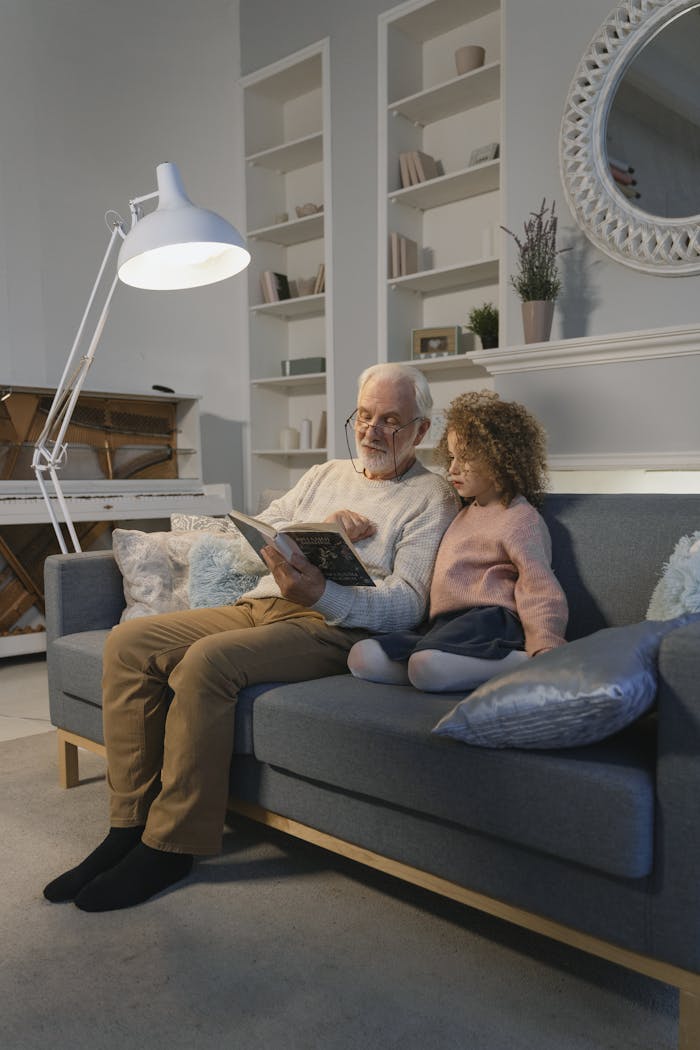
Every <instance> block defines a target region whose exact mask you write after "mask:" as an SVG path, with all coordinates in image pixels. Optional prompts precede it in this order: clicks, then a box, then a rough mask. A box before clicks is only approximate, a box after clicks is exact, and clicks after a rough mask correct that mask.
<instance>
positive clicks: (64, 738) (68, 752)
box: [56, 729, 106, 788]
mask: <svg viewBox="0 0 700 1050" xmlns="http://www.w3.org/2000/svg"><path fill="white" fill-rule="evenodd" d="M56 734H57V737H58V779H59V783H60V785H61V787H64V788H72V787H77V786H78V784H79V783H80V772H79V770H78V748H79V747H84V748H85V750H86V751H94V753H95V754H96V755H101V757H102V758H106V753H105V746H104V744H97V743H95V741H94V740H88V739H87V737H83V736H78V735H77V733H69V732H68V731H67V730H66V729H57V730H56Z"/></svg>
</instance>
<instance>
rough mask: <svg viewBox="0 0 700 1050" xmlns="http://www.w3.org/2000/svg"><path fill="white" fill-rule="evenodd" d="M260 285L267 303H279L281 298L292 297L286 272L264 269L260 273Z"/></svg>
mask: <svg viewBox="0 0 700 1050" xmlns="http://www.w3.org/2000/svg"><path fill="white" fill-rule="evenodd" d="M260 287H261V289H262V293H263V299H264V300H265V302H266V303H278V302H279V301H280V300H281V299H291V298H292V290H291V288H290V286H289V278H288V277H287V275H286V273H275V272H274V271H273V270H263V271H262V273H261V274H260Z"/></svg>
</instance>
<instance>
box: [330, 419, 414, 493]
mask: <svg viewBox="0 0 700 1050" xmlns="http://www.w3.org/2000/svg"><path fill="white" fill-rule="evenodd" d="M422 420H423V416H414V417H413V419H410V420H409V421H408V423H402V424H401V426H398V427H397V426H394V425H393V424H391V425H387V424H385V423H370V422H369V420H366V419H358V418H357V409H355V411H354V412H352V413H351V414H350V415H349V416H348V418H347V419H346V420H345V444H346V445H347V447H348V455H349V456H350V460H351V462H352V465H353V468H354V470H355V473H356V474H362V473H364V471H363V470H358V468H357V465H356V463H355V457H354V455H353V452H352V445H351V443H350V433H351V430H352V431H355V430H358V431H361V432H363V433H366V431H368V430H373V431H374V433H375V434H376V435H377V437H379V438H385V439H386V440H387V441H388V440H389V438H391V448H392V452H393V455H394V477H395V478H396V480H397V481H400V480H401V477H403V475H400V474H399V468H398V464H397V462H396V435H397V434H400V433H401V431H402V430H405V429H406V427H410V426H413V424H414V423H420V422H422ZM404 473H405V471H404Z"/></svg>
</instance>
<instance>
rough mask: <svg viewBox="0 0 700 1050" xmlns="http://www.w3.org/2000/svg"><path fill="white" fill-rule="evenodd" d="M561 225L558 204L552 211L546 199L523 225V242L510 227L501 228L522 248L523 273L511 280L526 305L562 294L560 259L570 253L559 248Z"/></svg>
mask: <svg viewBox="0 0 700 1050" xmlns="http://www.w3.org/2000/svg"><path fill="white" fill-rule="evenodd" d="M557 222H558V219H557V216H556V215H555V213H554V201H552V206H551V208H548V207H547V202H546V199H543V200H542V204H541V206H540V210H539V211H533V212H530V217H529V219H528V220H527V221H526V222H524V223H523V230H524V236H523V238H522V239H521V238H520V237H518V235H517V234H515V233H513V231H512V230H509V229H508V228H507V226H501V229H502V230H505V232H506V233H509V234H510V236H511V237H512V238H513V240H514V241H515V243H516V244H517V246H518V266H519V271H518V273H516V274H514V275H513V276H511V279H510V283H511V284H512V285H513V287H514V288H515V290H516V292H517V293H518V295H519V296H520V298H521V299H522V300H523V302H530V301H532V300H534V299H552V300H553V299H556V297H557V295H558V294H559V289H560V288H561V280H560V278H559V271H558V269H557V255H560V254H561V252H563V251H567V250H568V249H566V248H557Z"/></svg>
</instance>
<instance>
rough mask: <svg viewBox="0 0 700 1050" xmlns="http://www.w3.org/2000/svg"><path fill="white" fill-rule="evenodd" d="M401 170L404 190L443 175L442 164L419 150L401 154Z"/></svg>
mask: <svg viewBox="0 0 700 1050" xmlns="http://www.w3.org/2000/svg"><path fill="white" fill-rule="evenodd" d="M399 170H400V173H401V185H402V186H403V188H404V189H405V188H406V187H407V186H417V185H418V183H419V182H427V181H428V179H434V178H436V177H437V176H438V175H442V170H441V165H440V162H439V161H437V160H435V158H434V157H431V156H430V154H429V153H422V152H421V150H419V149H414V150H411V151H409V152H407V153H399Z"/></svg>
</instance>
